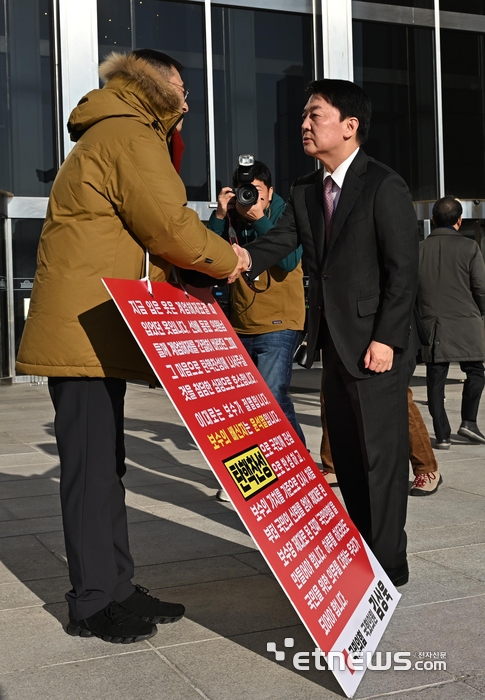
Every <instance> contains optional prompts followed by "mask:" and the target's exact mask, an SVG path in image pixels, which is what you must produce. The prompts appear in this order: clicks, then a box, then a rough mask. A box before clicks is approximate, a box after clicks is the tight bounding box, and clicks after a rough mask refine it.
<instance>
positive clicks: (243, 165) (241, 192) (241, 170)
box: [234, 153, 259, 207]
mask: <svg viewBox="0 0 485 700" xmlns="http://www.w3.org/2000/svg"><path fill="white" fill-rule="evenodd" d="M238 163H239V165H238V167H237V170H236V173H237V181H238V183H239V187H238V188H237V189H235V190H234V194H235V195H236V199H237V201H238V202H239V204H242V205H243V206H244V207H252V206H253V204H256V202H257V201H258V198H259V192H258V190H257V189H256V187H255V186H254V185H252V184H251V183H252V181H253V180H254V174H253V166H254V156H253V155H252V153H242V154H241V155H240V156H239V158H238Z"/></svg>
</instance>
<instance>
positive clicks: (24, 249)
mask: <svg viewBox="0 0 485 700" xmlns="http://www.w3.org/2000/svg"><path fill="white" fill-rule="evenodd" d="M43 223H44V222H43V221H42V220H40V219H13V220H12V253H13V297H14V320H15V352H17V350H18V347H19V344H20V338H21V337H22V332H23V330H24V325H25V319H26V318H27V313H28V310H29V302H30V296H31V293H32V286H33V283H34V276H35V269H36V267H37V246H38V244H39V238H40V233H41V231H42V225H43Z"/></svg>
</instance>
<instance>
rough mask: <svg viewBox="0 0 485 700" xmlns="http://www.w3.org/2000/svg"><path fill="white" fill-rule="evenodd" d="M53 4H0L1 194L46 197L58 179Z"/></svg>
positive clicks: (34, 0) (23, 0)
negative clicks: (4, 192) (3, 191)
mask: <svg viewBox="0 0 485 700" xmlns="http://www.w3.org/2000/svg"><path fill="white" fill-rule="evenodd" d="M52 46H53V41H52V8H51V2H50V0H0V189H4V190H8V191H10V192H13V193H14V194H15V195H16V196H19V195H22V196H32V197H42V196H46V195H48V194H49V192H50V188H51V185H52V181H53V180H54V177H55V174H56V162H57V158H56V139H55V133H56V128H55V109H54V93H53V77H54V74H53V59H52Z"/></svg>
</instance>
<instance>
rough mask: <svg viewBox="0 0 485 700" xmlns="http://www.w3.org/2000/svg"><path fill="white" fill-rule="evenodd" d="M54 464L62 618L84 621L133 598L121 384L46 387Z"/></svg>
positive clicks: (56, 381) (88, 381) (69, 381)
mask: <svg viewBox="0 0 485 700" xmlns="http://www.w3.org/2000/svg"><path fill="white" fill-rule="evenodd" d="M49 391H50V395H51V398H52V402H53V404H54V408H55V411H56V417H55V423H54V427H55V434H56V440H57V447H58V450H59V458H60V463H61V486H60V493H61V508H62V520H63V526H64V538H65V543H66V555H67V563H68V567H69V578H70V581H71V585H72V589H71V590H70V591H69V592H68V593H67V594H66V600H67V602H68V604H69V612H70V617H71V618H73V619H76V620H78V619H85V618H86V617H90V616H91V615H94V613H96V612H98V611H99V610H102V609H103V608H104V607H106V605H108V603H110V602H111V601H113V600H116V601H118V602H121V601H123V600H125V599H126V598H127V597H128V596H129V595H131V593H133V591H134V590H135V588H134V586H133V584H132V583H131V578H132V576H133V571H134V566H133V559H132V557H131V554H130V550H129V545H128V527H127V517H126V506H125V488H124V486H123V482H122V477H123V475H124V474H125V472H126V466H125V445H124V433H123V420H124V412H123V410H124V396H125V392H126V382H125V381H124V380H122V379H114V378H106V379H97V378H89V377H76V378H64V377H54V378H50V379H49Z"/></svg>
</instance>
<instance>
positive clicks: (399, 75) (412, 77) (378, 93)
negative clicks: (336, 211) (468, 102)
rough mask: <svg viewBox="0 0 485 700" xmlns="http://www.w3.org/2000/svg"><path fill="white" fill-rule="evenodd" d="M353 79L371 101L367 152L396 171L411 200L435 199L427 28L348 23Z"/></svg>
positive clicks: (431, 76)
mask: <svg viewBox="0 0 485 700" xmlns="http://www.w3.org/2000/svg"><path fill="white" fill-rule="evenodd" d="M353 34H354V36H353V48H354V71H355V73H354V79H355V82H356V83H357V84H359V85H361V86H362V88H363V89H364V90H365V91H366V93H367V94H368V95H369V97H370V98H371V100H372V105H373V116H372V125H371V130H370V135H369V140H368V142H367V143H366V144H365V146H364V148H365V151H366V153H367V154H368V155H370V156H372V157H374V158H376V159H377V160H380V161H382V162H383V163H385V164H386V165H389V166H390V167H391V168H393V169H394V170H396V171H397V172H398V173H399V174H400V175H401V176H402V177H403V178H404V180H405V181H406V183H407V184H408V186H409V189H410V190H411V196H412V198H413V200H426V199H436V198H437V196H438V192H437V161H436V143H435V142H436V133H435V132H436V130H435V85H434V60H433V30H431V29H427V28H423V27H407V26H401V25H393V24H380V23H377V22H360V21H354V22H353Z"/></svg>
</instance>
